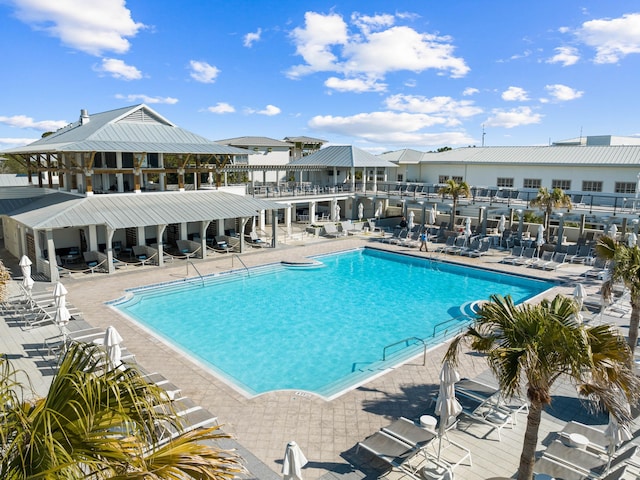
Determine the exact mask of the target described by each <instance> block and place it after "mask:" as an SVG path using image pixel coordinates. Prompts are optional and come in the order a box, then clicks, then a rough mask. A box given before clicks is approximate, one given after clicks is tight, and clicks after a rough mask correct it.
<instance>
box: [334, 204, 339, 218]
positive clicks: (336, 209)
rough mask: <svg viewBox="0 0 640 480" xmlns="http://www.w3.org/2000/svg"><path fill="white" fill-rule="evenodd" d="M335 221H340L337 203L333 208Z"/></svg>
mask: <svg viewBox="0 0 640 480" xmlns="http://www.w3.org/2000/svg"><path fill="white" fill-rule="evenodd" d="M335 216H336V218H335V221H336V222H338V221H340V205H338V203H336V208H335Z"/></svg>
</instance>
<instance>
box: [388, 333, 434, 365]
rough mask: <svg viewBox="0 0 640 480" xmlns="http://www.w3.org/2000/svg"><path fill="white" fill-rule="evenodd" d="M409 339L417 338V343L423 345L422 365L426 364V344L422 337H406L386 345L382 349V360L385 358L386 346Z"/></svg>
mask: <svg viewBox="0 0 640 480" xmlns="http://www.w3.org/2000/svg"><path fill="white" fill-rule="evenodd" d="M409 340H417V341H418V342H419V343H421V344H422V347H423V353H422V365H423V366H424V365H426V364H427V344H426V342H425V341H424V340H423V339H422V338H418V337H407V338H405V339H403V340H400V341H399V342H395V343H391V344H389V345H387V346H386V347H384V349H383V350H382V361H383V362H384V361H385V360H386V359H387V348H391V347H395V346H396V345H400V344H401V343H407V342H408V341H409Z"/></svg>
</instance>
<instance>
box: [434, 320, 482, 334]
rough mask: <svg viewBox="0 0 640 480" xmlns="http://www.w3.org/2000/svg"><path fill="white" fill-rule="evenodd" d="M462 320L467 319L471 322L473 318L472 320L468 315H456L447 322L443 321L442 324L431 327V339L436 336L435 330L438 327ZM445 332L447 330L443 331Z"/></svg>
mask: <svg viewBox="0 0 640 480" xmlns="http://www.w3.org/2000/svg"><path fill="white" fill-rule="evenodd" d="M463 318H467V319H469V320H473V318H472V317H470V316H469V315H458V316H457V317H453V318H449V319H448V320H445V321H443V322H440V323H436V324H435V325H434V326H433V334H432V335H431V336H432V337H435V336H436V330H437V328H438V327H440V326H442V325H447V324H448V323H451V322H457V321H460V320H461V319H463ZM447 331H448V330H445V331H444V332H445V333H446V332H447Z"/></svg>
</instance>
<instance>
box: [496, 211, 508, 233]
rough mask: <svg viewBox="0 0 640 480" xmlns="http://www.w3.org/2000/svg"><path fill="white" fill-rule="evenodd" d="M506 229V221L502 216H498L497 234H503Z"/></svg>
mask: <svg viewBox="0 0 640 480" xmlns="http://www.w3.org/2000/svg"><path fill="white" fill-rule="evenodd" d="M506 227H507V219H506V218H505V217H504V215H500V220H499V221H498V232H499V233H502V232H504V229H505V228H506Z"/></svg>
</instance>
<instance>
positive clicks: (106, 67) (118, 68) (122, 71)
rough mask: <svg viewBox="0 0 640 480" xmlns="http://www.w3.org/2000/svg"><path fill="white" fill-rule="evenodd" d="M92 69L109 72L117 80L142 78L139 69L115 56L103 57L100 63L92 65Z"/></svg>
mask: <svg viewBox="0 0 640 480" xmlns="http://www.w3.org/2000/svg"><path fill="white" fill-rule="evenodd" d="M94 70H95V71H96V72H102V73H106V74H109V75H110V76H112V77H113V78H117V79H118V80H140V79H141V78H142V72H141V71H140V70H138V69H137V68H136V67H134V66H131V65H127V64H126V63H124V61H122V60H119V59H117V58H103V59H102V64H101V65H99V66H96V67H94Z"/></svg>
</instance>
